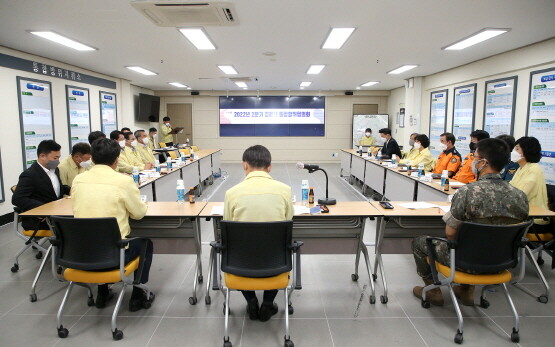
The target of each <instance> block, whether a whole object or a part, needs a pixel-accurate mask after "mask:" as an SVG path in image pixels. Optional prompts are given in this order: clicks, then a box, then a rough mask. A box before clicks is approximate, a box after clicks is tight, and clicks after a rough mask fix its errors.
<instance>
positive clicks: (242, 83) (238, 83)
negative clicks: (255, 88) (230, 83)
mask: <svg viewBox="0 0 555 347" xmlns="http://www.w3.org/2000/svg"><path fill="white" fill-rule="evenodd" d="M235 85H237V87H239V88H248V87H249V86H247V84H246V83H245V82H235Z"/></svg>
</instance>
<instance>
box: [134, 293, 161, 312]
mask: <svg viewBox="0 0 555 347" xmlns="http://www.w3.org/2000/svg"><path fill="white" fill-rule="evenodd" d="M155 297H156V296H155V295H154V293H153V292H150V296H149V297H148V298H147V296H146V291H144V290H143V289H141V288H139V287H133V294H131V299H130V300H129V311H130V312H136V311H139V310H140V309H142V308H144V309H148V308H150V306H152V303H153V302H154V298H155Z"/></svg>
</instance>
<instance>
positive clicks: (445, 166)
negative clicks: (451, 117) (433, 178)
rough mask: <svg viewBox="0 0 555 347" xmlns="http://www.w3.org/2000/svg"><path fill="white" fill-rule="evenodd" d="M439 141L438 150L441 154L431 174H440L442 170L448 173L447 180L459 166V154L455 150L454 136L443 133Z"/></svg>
mask: <svg viewBox="0 0 555 347" xmlns="http://www.w3.org/2000/svg"><path fill="white" fill-rule="evenodd" d="M439 140H440V142H441V145H440V149H441V151H442V152H441V154H440V155H439V157H438V159H437V163H436V166H435V168H434V170H433V171H432V172H433V173H435V174H441V173H443V170H447V171H448V172H449V178H451V177H453V175H454V174H455V173H456V172H457V171H458V170H459V167H460V166H461V159H462V158H461V154H460V153H459V151H457V149H456V148H455V141H456V139H455V135H453V134H451V133H443V134H441V135H440V137H439Z"/></svg>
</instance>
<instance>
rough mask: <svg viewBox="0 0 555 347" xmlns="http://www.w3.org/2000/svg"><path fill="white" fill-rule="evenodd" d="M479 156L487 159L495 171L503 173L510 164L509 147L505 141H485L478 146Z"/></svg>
mask: <svg viewBox="0 0 555 347" xmlns="http://www.w3.org/2000/svg"><path fill="white" fill-rule="evenodd" d="M476 152H477V153H478V155H479V156H480V157H482V158H484V159H486V160H487V161H488V163H489V166H490V167H491V168H492V169H493V170H495V171H498V172H499V171H501V170H502V169H503V168H504V167H505V165H507V163H508V162H509V146H508V145H507V143H506V142H505V141H503V140H499V139H483V140H480V141H478V143H477V144H476Z"/></svg>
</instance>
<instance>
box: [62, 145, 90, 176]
mask: <svg viewBox="0 0 555 347" xmlns="http://www.w3.org/2000/svg"><path fill="white" fill-rule="evenodd" d="M90 166H91V146H90V145H89V144H88V143H85V142H79V143H76V144H74V145H73V148H72V149H71V155H69V156H68V157H67V158H65V159H64V160H63V161H62V162H61V163H60V165H58V169H60V179H61V180H62V184H65V185H66V186H70V187H71V184H72V183H73V180H74V179H75V176H77V175H79V174H81V173H83V172H85V170H87V169H88V168H89V167H90Z"/></svg>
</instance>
